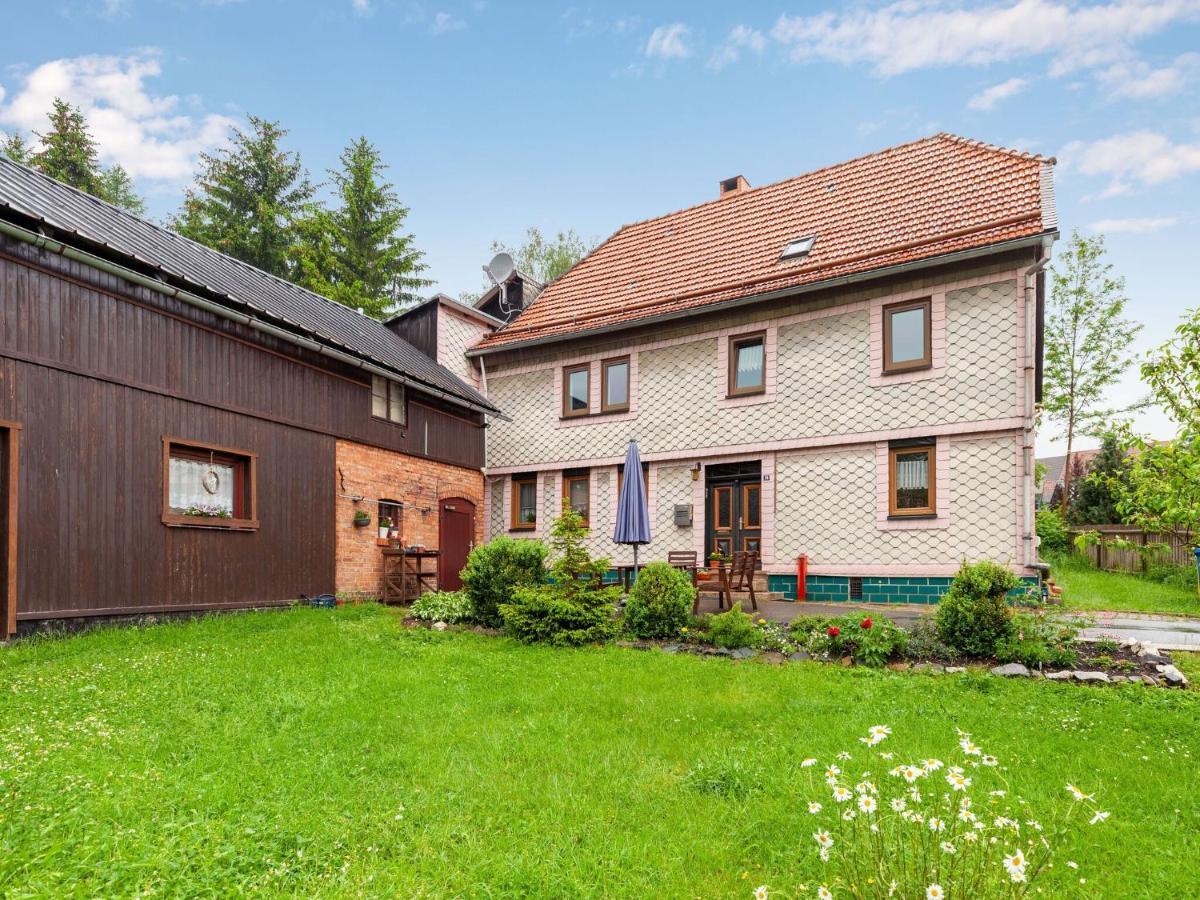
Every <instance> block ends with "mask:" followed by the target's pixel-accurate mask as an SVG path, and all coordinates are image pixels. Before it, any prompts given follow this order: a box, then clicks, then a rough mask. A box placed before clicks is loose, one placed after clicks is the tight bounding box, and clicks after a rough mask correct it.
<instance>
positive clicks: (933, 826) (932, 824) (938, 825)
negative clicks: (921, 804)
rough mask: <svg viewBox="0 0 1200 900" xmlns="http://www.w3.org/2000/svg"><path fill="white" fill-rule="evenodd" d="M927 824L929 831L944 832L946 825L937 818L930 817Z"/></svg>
mask: <svg viewBox="0 0 1200 900" xmlns="http://www.w3.org/2000/svg"><path fill="white" fill-rule="evenodd" d="M928 824H929V830H930V831H945V830H946V823H945V822H943V821H942V820H941V819H939V818H938V817H937V816H930V817H929V823H928Z"/></svg>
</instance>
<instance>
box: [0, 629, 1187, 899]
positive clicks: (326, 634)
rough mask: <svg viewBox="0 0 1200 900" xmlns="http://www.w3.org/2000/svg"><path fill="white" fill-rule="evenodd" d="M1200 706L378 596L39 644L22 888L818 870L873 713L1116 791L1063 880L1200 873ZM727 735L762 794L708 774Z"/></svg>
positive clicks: (345, 889) (1060, 869) (2, 778)
mask: <svg viewBox="0 0 1200 900" xmlns="http://www.w3.org/2000/svg"><path fill="white" fill-rule="evenodd" d="M1198 722H1200V694H1195V693H1191V692H1183V691H1166V690H1155V689H1149V688H1143V687H1141V686H1132V685H1131V686H1126V687H1112V688H1097V689H1089V688H1080V687H1072V686H1069V685H1058V684H1050V683H1033V682H1014V681H1004V680H1001V679H998V678H994V677H990V676H987V675H982V674H979V675H976V674H968V675H965V676H924V675H912V674H896V673H892V672H888V671H880V672H876V671H871V670H865V669H841V668H838V667H832V666H821V665H818V664H813V663H803V664H796V665H789V666H771V665H766V664H760V663H757V662H749V663H740V664H734V663H731V662H729V661H727V660H722V659H699V658H696V657H691V656H671V655H667V654H664V653H660V652H649V653H647V652H638V651H634V650H622V649H619V648H615V647H608V648H601V649H592V650H582V651H571V650H553V649H543V648H530V647H523V646H519V645H517V644H515V643H513V642H511V641H508V640H505V639H499V638H490V637H484V636H479V635H475V634H469V633H458V634H456V633H446V634H439V633H436V632H429V631H408V630H405V629H404V628H403V627H402V626H401V625H400V622H399V619H398V616H397V615H396V614H395V613H394V612H393V611H389V610H385V609H382V608H379V607H375V606H364V607H357V608H343V609H339V610H336V611H328V610H310V609H297V610H293V611H289V612H274V613H256V614H246V615H229V616H222V617H214V618H209V619H204V620H200V621H196V622H191V623H184V624H169V625H160V626H155V627H150V628H145V629H112V630H106V631H98V632H93V633H90V634H86V635H82V636H76V637H71V638H66V639H53V640H39V641H25V642H18V643H17V644H16V645H15V646H12V647H10V648H8V649H4V650H0V896H4V897H7V898H15V897H25V896H34V895H36V896H54V897H61V896H117V895H130V894H134V893H140V892H146V893H153V894H159V895H171V896H180V895H192V896H195V895H204V896H228V895H233V894H239V893H255V894H263V895H281V894H302V895H323V896H344V895H355V896H362V895H367V896H402V897H424V896H429V897H439V898H445V897H456V896H471V897H476V896H485V897H509V896H554V897H568V896H581V895H582V896H604V897H613V896H626V897H662V898H667V897H726V896H728V897H741V898H749V897H750V894H751V891H752V890H753V888H754V887H756V886H757V885H759V884H767V885H769V886H771V888H772V896H773V897H795V896H800V895H801V894H802V892H801V891H800V889H799V885H800V884H807V885H808V886H809V892H808V893H806V894H804V895H805V896H811V892H812V890H813V888H814V887H815V884H816V883H817V882H818V881H819V878H820V868H819V867H820V865H821V864H820V863H819V862H818V861H817V860H816V858H815V855H814V849H815V845H814V844H813V842H812V839H811V837H810V832H811V831H812V824H811V821H809V820H808V816H807V812H806V810H805V809H804V805H805V803H806V801H807V800H809V799H811V798H810V797H809V796H808V794H807V792H806V791H805V790H803V789H801V788H800V787H799V785H800V784H801V775H802V773H801V770H800V766H799V763H800V760H801V759H802V758H804V757H805V756H810V755H811V756H814V757H817V758H818V759H819V760H821V762H822V763H826V762H828V761H831V760H832V759H833V757H834V754H836V753H837V752H838V751H841V750H843V749H854V750H858V749H860V747H859V745H858V743H857V738H858V737H859V736H860V735H863V734H865V733H866V730H867V728H868V727H869V726H871V725H875V724H887V725H890V726H891V728H892V729H893V735H892V736H891V737H890V738H888V743H887V748H888V750H889V751H891V752H894V753H895V754H896V759H898V760H905V759H919V758H924V757H927V756H930V755H934V754H937V755H941V756H943V758H946V759H950V758H951V755H952V750H954V748H955V740H956V739H955V733H954V729H955V727H959V728H962V729H963V730H965V731H968V732H970V733H971V734H972V736H973V738H974V740H975V741H976V742H977V743H979V744H980V745H982V746H983V748H984V749H985V751H986V752H988V753H992V754H995V755H996V756H998V757H999V758H1000V761H1001V764H1002V766H1003V767H1004V768H1001V769H998V770H989V772H988V773H985V772H984V770H982V769H980V770H976V772H977V780H981V779H983V778H984V777H985V775H989V777H990V773H994V774H995V777H999V778H1003V779H1007V780H1008V781H1009V782H1010V789H1011V792H1012V793H1013V794H1014V795H1019V796H1020V797H1023V798H1025V799H1027V800H1028V801H1029V803H1030V805H1031V815H1037V816H1039V817H1044V819H1045V820H1048V819H1049V817H1050V812H1049V810H1050V809H1051V808H1052V807H1057V806H1058V805H1060V804H1063V803H1070V802H1071V801H1070V799H1069V797H1068V796H1067V794H1066V792H1065V790H1064V785H1065V784H1066V783H1067V782H1074V783H1076V784H1078V785H1080V786H1081V787H1083V788H1084V789H1085V790H1087V791H1089V792H1093V791H1094V792H1095V794H1096V796H1097V799H1098V801H1099V802H1100V804H1101V806H1102V807H1103V808H1104V809H1106V810H1108V811H1110V812H1111V813H1112V817H1111V819H1109V821H1108V822H1106V823H1104V824H1103V825H1098V826H1091V827H1089V826H1087V825H1086V823H1085V824H1084V825H1083V826H1082V829H1081V830H1080V831H1078V832H1075V833H1073V834H1072V836H1071V837H1069V838H1067V839H1066V840H1065V842H1064V843H1063V844H1062V845H1061V847H1060V849H1059V851H1058V855H1057V857H1056V858H1057V859H1058V865H1057V866H1056V868H1055V869H1054V870H1053V871H1052V873H1051V877H1050V879H1049V880H1048V881H1047V882H1046V883H1045V890H1046V896H1054V897H1080V898H1082V897H1093V896H1096V895H1097V894H1096V892H1097V891H1100V892H1101V893H1102V895H1103V896H1104V897H1106V898H1113V897H1167V896H1171V897H1185V896H1198V895H1200V867H1197V865H1196V860H1197V859H1198V858H1200V805H1198V804H1197V803H1196V800H1195V798H1196V797H1197V796H1198V795H1200V768H1198V767H1197V765H1196V755H1197V754H1198V753H1200V726H1198V724H1197V723H1198ZM705 761H724V763H725V764H726V765H729V764H730V763H731V762H736V763H740V764H741V771H742V773H743V781H744V782H745V783H747V784H748V785H749V786H750V788H751V790H750V792H749V793H748V794H747V795H745V796H742V797H741V798H740V799H737V798H735V797H731V796H723V795H711V794H704V793H698V792H696V791H695V790H693V789H690V788H689V786H688V784H687V783H686V782H687V780H686V779H685V776H686V775H687V773H688V772H689V771H690V770H692V769H693V767H695V766H697V764H699V763H702V762H705ZM811 771H812V770H805V773H808V772H811ZM880 774H882V773H880ZM827 802H828V801H827ZM979 802H980V803H981V804H983V803H986V797H984V798H983V800H981V801H979ZM1055 840H1056V841H1057V840H1058V838H1055ZM1066 860H1072V861H1076V862H1078V864H1079V866H1080V868H1079V870H1078V871H1073V870H1069V869H1067V868H1066V866H1065V862H1066ZM1080 877H1085V878H1086V879H1087V884H1086V885H1080V884H1079V883H1078V879H1079V878H1080Z"/></svg>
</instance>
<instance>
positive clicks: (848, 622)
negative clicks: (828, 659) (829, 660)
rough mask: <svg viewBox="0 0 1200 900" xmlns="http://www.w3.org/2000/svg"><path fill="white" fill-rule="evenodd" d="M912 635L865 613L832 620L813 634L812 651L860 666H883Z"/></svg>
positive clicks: (809, 643)
mask: <svg viewBox="0 0 1200 900" xmlns="http://www.w3.org/2000/svg"><path fill="white" fill-rule="evenodd" d="M907 642H908V635H907V634H905V633H904V631H903V630H902V629H900V628H897V627H896V626H895V624H893V623H892V622H891V621H890V620H888V619H885V618H883V617H879V618H875V617H873V616H870V615H864V614H863V613H848V614H847V615H844V616H838V617H837V618H836V619H828V620H826V621H825V623H824V628H822V629H815V630H813V631H812V632H810V634H809V638H808V649H809V650H810V651H811V652H813V653H822V654H827V655H829V656H849V657H851V658H852V659H853V660H854V661H855V662H856V663H858V664H859V665H864V666H875V667H879V666H882V665H883V664H884V663H886V662H887V661H888V660H889V659H890V658H891V657H893V656H895V655H897V654H899V653H902V652H903V651H904V646H905V644H906V643H907Z"/></svg>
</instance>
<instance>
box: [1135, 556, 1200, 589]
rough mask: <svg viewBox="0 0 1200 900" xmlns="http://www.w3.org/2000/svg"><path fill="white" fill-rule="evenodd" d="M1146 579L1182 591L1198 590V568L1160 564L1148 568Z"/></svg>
mask: <svg viewBox="0 0 1200 900" xmlns="http://www.w3.org/2000/svg"><path fill="white" fill-rule="evenodd" d="M1146 579H1147V580H1148V581H1157V582H1158V583H1160V584H1165V585H1169V586H1170V587H1176V588H1180V589H1181V590H1185V591H1194V590H1195V589H1196V567H1195V566H1172V565H1167V564H1165V563H1160V564H1158V565H1152V566H1149V567H1147V569H1146Z"/></svg>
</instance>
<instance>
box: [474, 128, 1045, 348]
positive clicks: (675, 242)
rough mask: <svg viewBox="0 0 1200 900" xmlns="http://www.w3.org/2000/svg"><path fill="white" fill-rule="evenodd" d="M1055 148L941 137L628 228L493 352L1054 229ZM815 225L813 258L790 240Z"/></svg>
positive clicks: (559, 284) (493, 344) (553, 289)
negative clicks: (1048, 151) (796, 252)
mask: <svg viewBox="0 0 1200 900" xmlns="http://www.w3.org/2000/svg"><path fill="white" fill-rule="evenodd" d="M1053 163H1054V160H1053V159H1047V158H1045V157H1041V156H1037V155H1034V154H1031V153H1021V152H1017V151H1013V150H1005V149H1003V148H1000V147H994V146H991V145H989V144H983V143H980V142H978V141H972V140H968V139H966V138H961V137H957V136H955V135H951V134H938V135H934V136H933V137H928V138H923V139H921V140H918V141H913V142H912V143H909V144H902V145H900V146H898V147H892V148H890V149H888V150H882V151H880V152H878V153H872V154H870V155H869V156H863V157H860V158H858V159H854V160H851V161H849V162H844V163H839V164H838V165H834V166H829V167H827V168H824V169H818V170H817V171H815V172H809V173H808V174H806V175H800V176H798V177H796V178H790V179H788V180H787V181H781V182H778V183H777V184H772V185H767V186H766V187H760V188H753V189H751V190H747V191H743V192H740V193H736V194H733V195H730V196H726V197H723V198H721V199H718V200H713V201H710V202H708V203H702V204H700V205H698V206H692V207H689V208H687V209H682V210H680V211H679V212H674V213H671V214H669V215H666V216H660V217H659V218H656V219H647V220H646V221H643V222H637V223H635V224H632V225H626V226H625V227H623V228H621V229H620V230H619V231H617V232H616V233H615V234H614V235H612V237H610V238H609V239H608V240H607V241H605V242H604V243H603V244H601V245H600V246H599V247H597V248H596V249H595V250H593V251H592V252H591V253H590V254H589V255H588V256H587V257H585V258H584V259H583V260H581V261H580V262H579V263H578V264H577V265H575V267H574V268H572V269H571V270H570V271H568V272H567V273H566V274H565V275H563V276H562V277H561V278H559V279H558V280H557V281H554V282H552V283H551V284H549V285H548V286H547V287H546V289H545V290H544V291H542V293H541V294H540V295H539V296H538V298H537V300H535V301H534V302H533V304H531V305H530V307H529V308H528V309H526V310H525V311H524V312H523V313H522V314H521V315H520V316H519V317H518V318H517V319H516V320H515V321H513V322H512V323H511V324H509V325H508V326H507V327H505V328H502V329H500V330H499V331H497V332H495V333H494V334H492V335H489V336H488V337H486V338H484V339H483V340H482V341H481V342H480V343H479V345H478V348H480V349H484V350H488V349H492V348H500V347H503V346H506V345H509V344H516V343H522V342H526V341H534V340H545V339H555V338H566V337H569V336H570V335H572V334H574V333H577V332H582V331H590V330H592V329H594V328H601V327H611V326H614V325H626V324H628V325H635V324H639V323H640V322H641V320H643V319H652V318H653V317H656V316H660V315H664V314H668V313H677V312H680V311H685V310H688V309H693V308H699V307H704V306H709V305H711V304H714V303H720V302H723V301H727V300H735V299H740V298H743V297H751V296H754V295H759V294H765V293H768V292H773V291H778V290H780V289H784V288H790V287H796V286H801V285H807V284H813V283H816V282H822V281H827V280H829V279H831V278H837V277H840V276H844V275H851V274H858V273H863V272H868V271H870V270H873V269H881V268H885V267H889V266H894V265H897V264H900V263H908V262H913V261H916V260H921V259H928V258H930V257H935V256H940V255H942V254H946V253H952V252H956V251H960V250H968V249H975V248H979V247H986V246H988V245H991V244H996V243H1000V242H1002V241H1008V240H1013V239H1016V238H1023V237H1028V236H1031V235H1037V234H1041V233H1042V232H1044V231H1049V230H1052V229H1054V228H1055V227H1056V222H1055V221H1054V211H1053V187H1052V183H1051V168H1050V167H1051V166H1052V165H1053ZM806 235H816V238H817V240H816V243H815V244H814V246H813V248H812V251H811V252H810V253H809V254H808V255H807V256H805V257H803V258H801V259H797V260H791V261H782V262H781V261H780V259H779V255H780V253H781V252H782V251H783V248H784V246H785V245H786V244H788V243H789V242H790V241H793V240H795V239H797V238H800V237H804V236H806Z"/></svg>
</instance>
